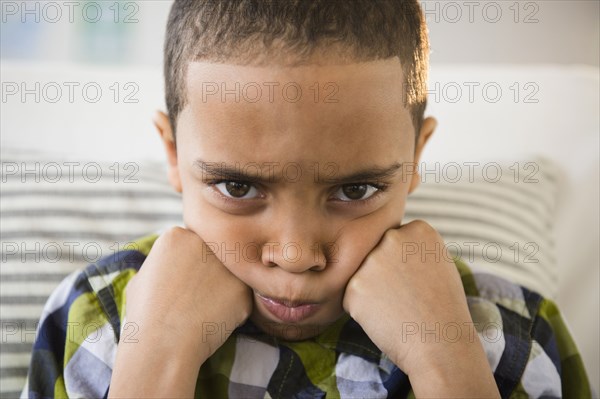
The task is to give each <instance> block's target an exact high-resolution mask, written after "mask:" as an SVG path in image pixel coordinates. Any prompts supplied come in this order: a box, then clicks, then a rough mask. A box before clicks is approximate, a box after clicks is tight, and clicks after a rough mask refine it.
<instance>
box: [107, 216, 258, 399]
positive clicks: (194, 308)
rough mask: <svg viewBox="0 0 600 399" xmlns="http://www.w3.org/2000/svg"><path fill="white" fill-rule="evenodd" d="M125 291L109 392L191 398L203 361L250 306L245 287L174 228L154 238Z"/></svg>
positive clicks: (187, 234) (188, 234) (189, 235)
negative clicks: (121, 320)
mask: <svg viewBox="0 0 600 399" xmlns="http://www.w3.org/2000/svg"><path fill="white" fill-rule="evenodd" d="M126 297H127V302H126V311H125V318H126V320H125V321H126V324H124V328H123V334H122V337H121V342H120V343H119V345H118V350H117V356H116V361H115V368H114V371H113V378H112V381H111V390H110V393H111V397H125V396H128V397H148V395H152V396H162V395H163V394H164V395H166V396H169V397H177V396H183V397H186V396H187V397H192V396H193V395H194V389H195V385H196V379H197V377H198V372H199V369H200V366H201V365H202V363H203V362H204V361H205V360H206V359H208V357H209V356H211V355H212V354H213V353H214V352H215V351H216V350H217V348H219V347H220V346H221V345H222V344H223V343H224V342H225V340H226V339H227V337H228V336H229V335H230V334H231V333H232V332H233V330H234V329H235V327H237V326H238V325H240V324H241V323H243V322H244V321H245V320H246V319H247V318H248V316H249V315H250V313H251V310H252V301H251V291H250V288H249V287H248V286H246V285H245V284H244V283H242V282H241V281H240V280H239V279H237V278H236V277H235V276H234V275H233V274H231V273H230V272H229V270H227V268H226V267H225V266H224V265H223V264H222V263H221V262H220V261H219V259H218V258H217V257H216V256H215V255H214V254H213V253H212V252H211V251H210V250H209V249H208V247H207V246H206V244H205V243H204V241H203V240H202V239H201V238H200V237H199V236H198V235H196V234H195V233H193V232H192V231H190V230H186V229H183V228H178V227H176V228H173V229H170V230H169V231H167V232H165V233H164V234H162V235H161V236H160V237H159V238H158V239H157V240H156V242H155V243H154V245H153V247H152V250H151V251H150V253H149V255H148V257H147V258H146V260H145V261H144V264H143V266H142V267H141V269H140V271H139V272H138V273H137V274H136V276H134V277H133V278H132V280H131V281H130V282H129V283H128V285H127V287H126ZM132 331H133V332H134V333H130V334H128V335H126V333H127V332H132ZM132 381H135V384H132ZM142 381H143V382H142Z"/></svg>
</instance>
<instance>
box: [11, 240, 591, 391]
mask: <svg viewBox="0 0 600 399" xmlns="http://www.w3.org/2000/svg"><path fill="white" fill-rule="evenodd" d="M157 237H158V236H157V235H156V234H154V235H151V236H148V237H145V238H143V239H141V240H139V241H137V247H136V248H137V249H136V250H124V251H120V252H118V253H116V254H114V255H112V256H109V257H106V258H104V259H102V260H101V261H100V262H98V263H95V264H92V265H89V266H88V267H87V268H85V269H84V270H83V271H77V272H74V273H72V274H71V275H70V276H68V277H67V278H66V279H65V280H64V281H63V282H62V283H61V284H60V286H59V287H58V288H57V289H56V290H55V291H54V292H53V294H52V295H51V296H50V298H49V299H48V302H47V303H46V305H45V307H44V311H43V314H42V316H41V320H40V324H39V326H38V331H37V335H36V340H35V343H34V346H33V353H32V359H31V366H30V369H29V375H28V380H27V384H26V386H25V388H24V390H23V395H22V397H30V398H40V397H44V398H54V397H57V398H58V397H86V398H101V397H106V396H107V393H108V388H109V384H110V379H111V373H112V368H113V364H114V360H115V354H116V350H117V344H118V342H120V340H123V342H127V340H131V339H135V331H128V328H127V327H126V326H127V324H122V323H124V310H125V296H124V291H125V286H126V285H127V283H128V281H129V280H130V279H131V278H132V277H133V276H134V275H135V274H136V272H137V271H138V270H139V268H140V266H141V265H142V263H143V262H144V260H145V258H146V256H147V254H148V253H149V251H150V248H151V247H152V244H153V243H154V241H155V240H156V238H157ZM456 266H457V268H458V271H459V272H460V275H461V278H462V282H463V286H464V289H465V294H466V296H467V301H468V305H469V310H470V312H471V317H472V319H473V322H474V323H475V326H476V329H477V335H476V336H477V337H478V339H480V341H481V343H482V344H483V347H484V349H485V352H486V355H487V358H488V361H489V364H490V366H491V369H492V371H493V373H494V378H495V380H496V383H497V386H498V389H499V391H500V393H501V395H502V397H515V398H516V397H519V398H521V397H541V396H544V397H562V396H565V397H577V398H583V397H590V396H591V391H590V385H589V382H588V379H587V376H586V373H585V369H584V366H583V363H582V360H581V357H580V355H579V353H578V351H577V348H576V346H575V344H574V342H573V340H572V338H571V336H570V334H569V332H568V330H567V328H566V327H565V324H564V322H563V320H562V318H561V315H560V313H559V311H558V309H557V307H556V305H555V304H554V303H553V302H552V301H550V300H548V299H544V298H543V297H541V296H540V295H539V294H537V293H535V292H532V291H529V290H527V289H526V288H523V287H520V286H517V285H514V284H512V283H509V282H507V281H506V280H503V279H501V278H498V277H495V276H492V275H490V274H486V273H481V272H474V271H473V270H471V269H470V268H468V267H467V266H466V265H465V264H464V263H462V262H460V261H456ZM122 325H123V327H124V328H123V329H122V328H121V326H122ZM420 327H421V326H417V325H412V326H411V329H410V332H411V333H412V334H415V333H420V334H423V335H422V337H423V338H425V339H432V338H433V339H435V337H436V336H437V337H438V338H439V337H440V336H441V337H442V338H443V337H444V334H446V339H452V337H455V336H456V334H453V331H450V330H448V329H447V331H444V329H445V327H442V326H437V327H432V326H425V327H424V328H423V329H422V330H421V331H419V328H420ZM415 328H416V330H415ZM408 331H409V330H408V329H407V330H406V331H405V332H404V333H408ZM454 331H456V330H454ZM399 339H400V335H399ZM165 367H168V365H165ZM195 396H196V397H197V398H228V397H231V398H234V397H237V398H292V397H294V398H325V397H327V398H386V397H393V398H407V397H414V394H413V392H412V390H411V386H410V382H409V379H408V377H407V375H406V374H405V373H403V372H402V370H400V369H399V368H398V367H396V366H395V365H394V364H393V363H392V362H391V361H390V360H389V359H388V358H387V357H386V356H385V355H384V354H382V352H381V351H380V350H379V349H378V348H377V347H376V346H375V344H373V342H371V341H370V339H369V338H368V337H367V335H366V334H365V333H364V331H363V330H362V329H361V327H360V326H359V325H358V324H357V323H356V322H355V321H354V320H352V319H351V318H349V317H343V318H341V319H340V320H338V321H337V322H336V323H334V324H333V325H332V326H330V327H329V328H328V329H327V330H326V331H325V332H323V333H322V334H321V335H319V336H318V337H315V338H313V339H309V340H306V341H301V342H284V341H278V340H276V339H275V338H273V337H271V336H268V335H266V334H265V333H263V332H261V331H260V330H259V329H258V328H256V327H255V326H254V325H252V323H251V322H247V323H246V324H244V325H243V326H241V327H239V328H238V329H236V330H235V331H234V333H233V334H232V335H231V336H230V337H229V339H228V340H227V341H226V342H225V344H224V345H223V346H222V347H221V348H219V349H218V350H217V352H216V353H215V354H214V355H213V356H212V357H211V358H209V359H208V360H207V361H206V362H205V363H204V364H203V365H202V367H201V370H200V373H199V377H198V380H197V384H196V395H195Z"/></svg>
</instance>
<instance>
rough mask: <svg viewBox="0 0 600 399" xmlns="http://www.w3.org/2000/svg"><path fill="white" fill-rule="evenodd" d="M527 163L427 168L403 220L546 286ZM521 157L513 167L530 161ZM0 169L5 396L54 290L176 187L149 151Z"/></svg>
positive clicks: (541, 202)
mask: <svg viewBox="0 0 600 399" xmlns="http://www.w3.org/2000/svg"><path fill="white" fill-rule="evenodd" d="M535 165H538V166H539V171H538V172H537V173H536V174H535V178H537V179H538V182H536V183H524V182H523V181H522V180H523V178H520V179H519V181H518V182H517V183H515V182H514V179H513V177H514V175H515V170H516V169H515V168H512V169H508V168H505V169H503V178H502V179H501V180H500V181H498V182H495V183H493V182H491V180H490V179H489V178H488V180H490V181H486V179H484V178H483V177H482V176H481V174H479V175H478V174H477V173H475V176H476V178H474V179H473V180H472V181H469V179H468V177H466V176H463V178H462V179H460V180H456V179H455V178H454V174H451V173H450V172H451V170H450V169H447V170H446V172H448V173H445V172H444V170H443V169H440V172H441V173H437V174H432V173H428V174H425V176H424V177H425V178H426V179H425V182H424V183H423V184H422V185H421V187H420V188H419V189H417V191H416V192H415V193H414V194H412V195H411V196H409V200H408V204H407V212H406V221H409V220H411V219H416V218H419V219H424V220H427V221H428V222H429V223H431V224H432V225H433V226H434V227H435V228H436V229H437V230H438V231H439V232H440V233H441V234H442V236H443V237H444V239H445V241H446V243H447V248H448V249H449V251H450V252H451V253H453V254H459V255H462V258H463V260H465V261H466V262H467V263H471V264H474V265H475V267H485V268H488V269H489V270H491V271H493V272H495V273H497V274H500V275H503V276H505V277H508V278H509V279H511V280H513V281H516V282H518V283H520V284H522V285H525V286H527V287H530V288H533V289H534V290H537V291H540V292H542V293H543V294H545V295H547V296H549V297H553V296H554V294H555V292H556V286H557V282H556V274H557V271H556V264H555V263H556V262H555V257H554V245H553V239H552V236H553V231H552V227H553V226H552V221H553V215H554V207H555V202H556V201H555V198H556V191H557V183H556V182H557V169H556V168H555V166H554V165H552V164H551V163H549V162H548V161H545V160H536V161H535ZM520 166H521V167H522V168H521V174H520V176H522V177H525V176H527V175H528V174H529V173H530V172H531V168H530V167H529V168H527V167H525V168H523V167H524V166H525V164H524V163H522V164H520ZM59 169H60V172H59V173H60V174H58V175H57V172H58V171H59ZM428 170H429V168H428ZM491 171H492V172H493V170H491ZM463 172H464V170H463ZM463 175H465V174H464V173H463ZM494 175H495V173H494ZM504 176H506V178H505V177H504ZM509 177H510V178H509ZM1 178H2V195H1V203H0V205H1V206H0V211H1V215H0V218H1V220H2V224H1V229H0V232H1V235H2V250H1V254H2V267H1V269H0V276H1V280H0V293H1V294H0V295H1V297H0V298H1V305H0V319H1V320H0V321H1V323H2V346H1V349H0V357H1V358H0V364H1V370H0V396H2V397H13V396H18V392H19V391H20V389H21V388H22V386H23V384H24V381H25V377H26V374H27V367H28V363H29V352H30V350H31V345H32V342H33V339H34V335H35V327H36V324H37V321H38V319H39V317H40V314H41V311H42V307H43V304H44V302H45V300H46V298H47V297H48V296H49V294H50V293H51V292H52V291H53V289H54V288H55V287H56V286H58V284H59V283H60V281H61V280H62V279H63V278H65V277H66V276H67V275H68V274H69V273H70V272H72V271H73V270H76V269H78V268H81V267H83V266H84V265H86V264H88V263H90V262H94V261H96V260H98V259H99V258H100V257H101V256H104V255H107V254H109V253H112V252H114V251H115V250H117V249H118V248H121V247H122V246H123V245H125V244H126V243H127V242H129V241H130V240H133V239H135V238H138V237H140V236H143V235H146V234H148V233H149V232H152V231H156V230H159V229H161V228H164V227H166V226H168V225H173V224H181V198H180V196H179V195H178V194H176V193H174V192H173V190H172V189H171V188H170V186H169V185H168V183H167V181H166V172H165V169H164V167H163V166H162V165H161V164H159V163H155V162H143V163H125V162H120V163H118V164H108V163H100V162H98V163H95V162H89V161H86V162H75V163H68V161H63V160H53V159H50V158H48V157H40V156H33V155H32V154H19V153H14V152H12V153H10V154H6V155H3V156H2V175H1ZM436 179H437V180H438V181H437V182H436ZM515 243H516V244H515ZM534 252H535V253H534ZM535 261H537V262H535Z"/></svg>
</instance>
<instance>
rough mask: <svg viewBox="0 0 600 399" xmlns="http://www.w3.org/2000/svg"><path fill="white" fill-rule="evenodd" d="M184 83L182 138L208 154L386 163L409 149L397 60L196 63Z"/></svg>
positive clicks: (408, 124)
mask: <svg viewBox="0 0 600 399" xmlns="http://www.w3.org/2000/svg"><path fill="white" fill-rule="evenodd" d="M186 86H187V101H186V106H185V107H184V109H183V110H182V112H181V114H180V117H179V120H178V127H177V132H178V133H177V135H178V140H179V138H181V139H182V140H185V141H186V143H187V144H189V146H191V147H193V148H195V149H196V152H197V153H198V155H197V157H201V158H202V159H204V160H213V161H237V160H243V161H265V159H266V160H268V161H277V162H279V161H282V162H283V161H286V160H294V161H295V160H296V158H302V159H307V157H314V158H315V159H314V160H315V161H319V162H322V161H323V159H324V157H326V158H327V159H328V160H331V161H333V162H336V163H340V164H342V163H346V159H347V162H349V163H352V162H358V161H361V162H365V163H368V162H371V161H372V160H373V159H374V158H377V159H380V160H381V161H382V162H384V163H386V164H387V163H392V162H395V161H397V160H399V158H405V157H406V156H409V155H412V150H413V148H414V132H413V126H412V118H411V117H410V113H409V112H408V110H407V109H406V108H405V107H404V104H403V75H402V68H401V65H400V62H399V60H398V58H390V59H386V60H377V61H368V62H348V63H335V62H318V63H311V64H307V65H298V66H285V65H281V64H272V65H264V66H251V65H235V64H224V63H211V62H192V63H190V64H189V66H188V73H187V81H186ZM253 148H254V149H256V148H260V149H261V151H260V159H259V157H258V155H256V153H255V151H250V152H251V153H252V154H250V153H249V150H252V149H253ZM307 154H309V155H307ZM224 158H226V159H224ZM255 158H256V159H255Z"/></svg>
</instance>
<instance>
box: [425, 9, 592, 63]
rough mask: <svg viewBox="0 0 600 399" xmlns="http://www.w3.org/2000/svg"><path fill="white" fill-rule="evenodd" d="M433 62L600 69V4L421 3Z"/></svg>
mask: <svg viewBox="0 0 600 399" xmlns="http://www.w3.org/2000/svg"><path fill="white" fill-rule="evenodd" d="M421 4H422V8H423V10H424V11H425V15H426V18H427V23H428V27H429V31H430V39H431V48H432V54H431V62H432V63H437V62H452V63H455V62H477V63H558V64H571V63H574V64H588V65H595V66H598V65H599V49H600V43H599V37H600V33H599V28H598V27H599V22H598V21H599V20H600V2H598V1H597V0H576V1H564V0H544V1H518V2H517V1H514V0H500V1H489V0H484V1H429V0H423V1H421Z"/></svg>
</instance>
